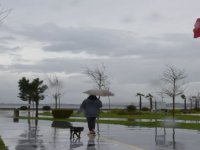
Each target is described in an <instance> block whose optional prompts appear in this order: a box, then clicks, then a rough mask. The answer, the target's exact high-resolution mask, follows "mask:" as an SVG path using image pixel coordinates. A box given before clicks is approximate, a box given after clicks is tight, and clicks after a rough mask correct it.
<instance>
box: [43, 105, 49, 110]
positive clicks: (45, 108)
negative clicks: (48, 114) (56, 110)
mask: <svg viewBox="0 0 200 150" xmlns="http://www.w3.org/2000/svg"><path fill="white" fill-rule="evenodd" d="M42 110H51V107H50V106H43V107H42Z"/></svg>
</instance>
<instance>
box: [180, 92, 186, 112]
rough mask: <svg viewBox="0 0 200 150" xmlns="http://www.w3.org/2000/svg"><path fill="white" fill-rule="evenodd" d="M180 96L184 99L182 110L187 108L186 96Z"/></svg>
mask: <svg viewBox="0 0 200 150" xmlns="http://www.w3.org/2000/svg"><path fill="white" fill-rule="evenodd" d="M181 98H182V99H184V112H186V110H187V105H186V96H185V95H184V94H182V95H181Z"/></svg>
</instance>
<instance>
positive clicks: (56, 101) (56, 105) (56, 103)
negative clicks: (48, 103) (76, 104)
mask: <svg viewBox="0 0 200 150" xmlns="http://www.w3.org/2000/svg"><path fill="white" fill-rule="evenodd" d="M57 108H58V99H57V96H55V109H57Z"/></svg>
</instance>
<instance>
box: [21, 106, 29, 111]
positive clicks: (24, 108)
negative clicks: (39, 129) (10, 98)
mask: <svg viewBox="0 0 200 150" xmlns="http://www.w3.org/2000/svg"><path fill="white" fill-rule="evenodd" d="M19 109H20V110H28V107H27V106H21V107H20V108H19Z"/></svg>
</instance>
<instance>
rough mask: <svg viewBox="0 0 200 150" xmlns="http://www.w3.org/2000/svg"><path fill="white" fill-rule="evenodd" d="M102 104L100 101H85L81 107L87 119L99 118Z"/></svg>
mask: <svg viewBox="0 0 200 150" xmlns="http://www.w3.org/2000/svg"><path fill="white" fill-rule="evenodd" d="M101 107H102V102H101V101H100V100H99V99H85V100H84V101H83V103H82V104H81V106H80V109H81V110H83V111H84V114H85V117H98V116H99V111H100V108H101Z"/></svg>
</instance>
